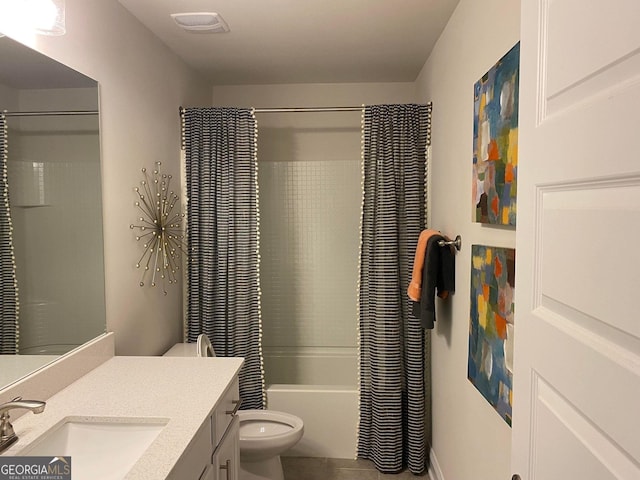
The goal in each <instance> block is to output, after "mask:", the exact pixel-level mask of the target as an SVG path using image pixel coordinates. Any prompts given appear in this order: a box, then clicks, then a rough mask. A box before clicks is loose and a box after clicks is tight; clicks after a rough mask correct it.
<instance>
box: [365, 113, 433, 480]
mask: <svg viewBox="0 0 640 480" xmlns="http://www.w3.org/2000/svg"><path fill="white" fill-rule="evenodd" d="M363 115H364V119H363V132H362V134H363V146H362V148H363V152H362V161H363V166H362V168H363V177H364V192H363V195H364V197H363V206H362V233H361V256H360V277H359V282H360V283H359V298H358V307H359V313H358V315H359V336H360V423H359V432H358V457H360V458H365V459H369V460H372V461H373V462H374V464H375V465H376V467H377V468H378V470H380V471H382V472H386V473H393V472H398V471H400V470H402V469H403V468H405V467H408V468H409V470H410V471H411V472H412V473H415V474H419V473H422V472H423V471H424V470H425V468H426V439H425V412H426V408H427V404H426V398H427V397H426V394H427V393H428V392H426V387H425V332H424V330H423V328H422V327H421V325H420V320H419V319H416V318H414V317H413V315H412V314H411V305H410V300H409V298H408V297H407V294H406V290H407V286H408V285H409V280H410V276H411V268H412V264H413V256H414V254H415V247H416V242H417V239H418V236H419V235H420V232H421V230H423V229H424V228H425V214H426V192H425V182H426V172H427V170H426V163H427V162H426V151H427V150H426V147H427V141H428V137H429V136H430V121H431V120H430V118H431V106H430V105H378V106H371V107H365V110H364V114H363Z"/></svg>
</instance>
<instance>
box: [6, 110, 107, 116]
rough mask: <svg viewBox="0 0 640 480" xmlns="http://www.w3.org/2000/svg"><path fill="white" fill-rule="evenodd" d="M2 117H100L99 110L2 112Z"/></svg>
mask: <svg viewBox="0 0 640 480" xmlns="http://www.w3.org/2000/svg"><path fill="white" fill-rule="evenodd" d="M0 115H4V116H5V117H50V116H67V115H98V111H97V110H65V111H58V112H53V111H52V112H7V111H6V110H5V111H0Z"/></svg>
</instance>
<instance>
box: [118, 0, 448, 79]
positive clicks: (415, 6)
mask: <svg viewBox="0 0 640 480" xmlns="http://www.w3.org/2000/svg"><path fill="white" fill-rule="evenodd" d="M458 1H459V0H119V2H120V3H121V4H122V5H123V6H124V7H125V8H126V9H127V10H129V11H130V12H131V13H132V14H133V15H134V16H135V17H136V18H138V20H139V21H140V22H141V23H143V24H144V25H145V26H146V27H147V28H149V30H151V31H152V32H153V33H154V34H155V35H156V36H157V37H159V38H160V39H161V40H162V41H163V42H164V43H165V44H166V45H167V46H168V47H169V48H170V49H171V50H173V51H174V52H175V53H176V54H177V55H178V56H179V57H181V58H182V59H183V60H184V62H185V63H187V64H188V65H189V66H191V67H192V68H194V69H195V70H197V71H199V72H200V73H201V74H202V75H204V76H205V77H206V78H207V79H208V80H209V81H210V83H212V84H215V85H223V84H271V83H350V82H412V81H414V80H415V79H416V77H417V75H418V74H419V72H420V69H421V68H422V66H423V65H424V63H425V61H426V60H427V58H428V56H429V53H430V52H431V50H432V48H433V46H434V44H435V42H436V40H437V39H438V37H439V35H440V33H441V32H442V30H443V28H444V26H445V25H446V23H447V21H448V20H449V17H450V16H451V14H452V13H453V10H454V9H455V7H456V5H457V4H458ZM182 12H216V13H218V14H220V15H222V17H223V18H224V20H225V21H226V22H227V24H228V25H229V27H230V29H231V31H230V32H229V33H221V34H204V33H189V32H186V31H184V30H182V29H180V28H179V27H178V26H177V25H176V24H175V22H174V21H173V19H172V18H171V17H170V14H172V13H182Z"/></svg>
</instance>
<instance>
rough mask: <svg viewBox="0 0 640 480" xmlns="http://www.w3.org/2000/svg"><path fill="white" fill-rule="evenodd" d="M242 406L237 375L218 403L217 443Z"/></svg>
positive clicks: (216, 419)
mask: <svg viewBox="0 0 640 480" xmlns="http://www.w3.org/2000/svg"><path fill="white" fill-rule="evenodd" d="M239 407H240V389H239V387H238V377H236V378H235V379H234V380H233V382H232V383H231V385H230V386H229V388H228V389H227V391H226V392H225V394H224V396H223V397H222V400H221V402H220V403H219V404H218V407H217V408H216V412H215V427H216V430H215V439H214V444H215V445H217V444H219V443H220V442H221V441H222V436H223V435H224V434H225V432H226V431H227V427H228V426H229V424H230V423H231V420H233V419H234V418H235V416H236V412H237V411H238V408H239Z"/></svg>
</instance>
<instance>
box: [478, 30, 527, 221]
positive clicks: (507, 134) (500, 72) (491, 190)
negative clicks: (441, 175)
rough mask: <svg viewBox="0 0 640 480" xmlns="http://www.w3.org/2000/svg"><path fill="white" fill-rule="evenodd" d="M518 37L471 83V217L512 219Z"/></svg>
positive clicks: (518, 64) (518, 56)
mask: <svg viewBox="0 0 640 480" xmlns="http://www.w3.org/2000/svg"><path fill="white" fill-rule="evenodd" d="M519 86H520V42H518V43H517V44H516V45H515V46H514V47H513V48H512V49H511V50H509V52H508V53H507V54H506V55H505V56H504V57H502V58H501V59H500V60H498V62H497V63H496V64H495V65H494V66H493V67H491V69H490V70H489V71H488V72H487V73H485V74H484V75H483V76H482V78H481V79H480V80H478V81H477V82H476V83H475V85H474V88H473V185H472V190H473V205H474V214H473V221H475V222H480V223H488V224H494V225H511V226H515V224H516V194H517V189H516V186H517V174H518V97H519Z"/></svg>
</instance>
